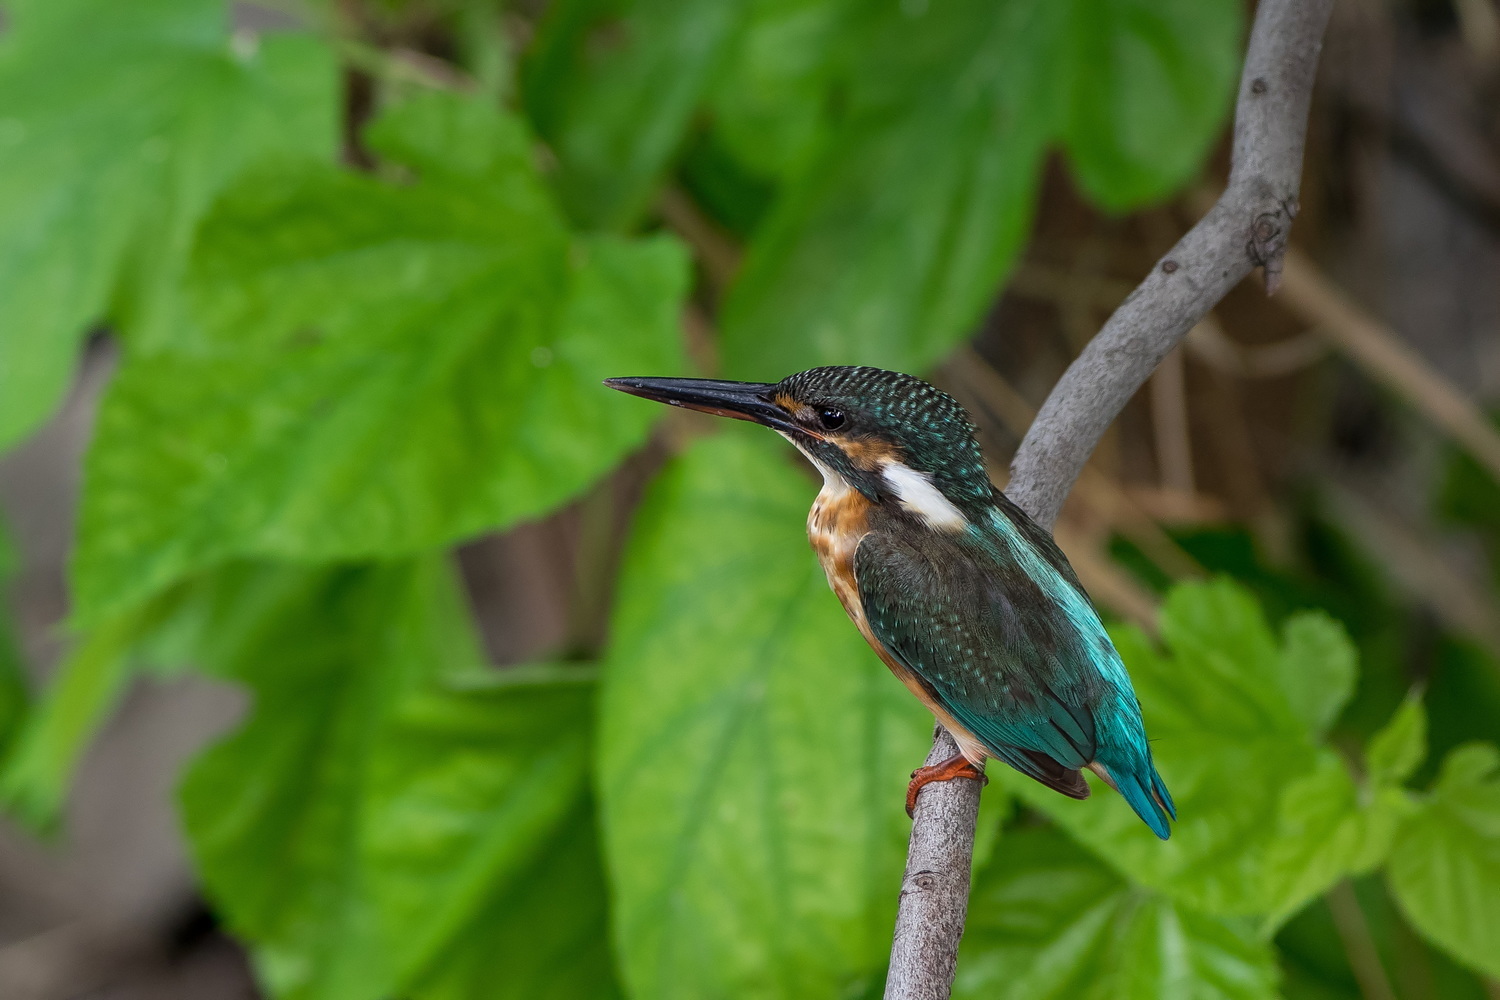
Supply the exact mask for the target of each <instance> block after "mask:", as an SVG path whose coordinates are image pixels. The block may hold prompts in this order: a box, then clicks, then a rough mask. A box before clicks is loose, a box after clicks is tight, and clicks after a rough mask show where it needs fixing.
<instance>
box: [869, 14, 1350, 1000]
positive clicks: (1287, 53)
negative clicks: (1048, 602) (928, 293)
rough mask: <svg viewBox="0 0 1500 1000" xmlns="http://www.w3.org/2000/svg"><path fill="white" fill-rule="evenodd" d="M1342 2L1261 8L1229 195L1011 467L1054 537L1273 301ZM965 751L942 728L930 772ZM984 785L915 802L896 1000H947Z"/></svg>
mask: <svg viewBox="0 0 1500 1000" xmlns="http://www.w3.org/2000/svg"><path fill="white" fill-rule="evenodd" d="M1332 7H1333V0H1261V2H1260V4H1259V6H1258V7H1257V8H1256V12H1255V22H1254V25H1253V27H1252V28H1251V31H1250V43H1249V46H1248V48H1247V50H1246V53H1245V67H1244V71H1243V73H1242V75H1241V78H1240V88H1239V96H1238V99H1237V101H1236V104H1235V119H1234V151H1233V161H1232V165H1231V167H1230V172H1229V184H1228V186H1227V187H1226V188H1225V190H1224V193H1223V195H1221V196H1220V198H1219V200H1218V202H1217V203H1216V204H1215V205H1214V207H1213V208H1212V209H1211V210H1210V211H1209V213H1208V214H1207V215H1206V216H1204V217H1203V219H1201V220H1200V221H1199V222H1198V224H1197V225H1196V226H1194V227H1193V228H1192V229H1191V230H1190V231H1189V232H1188V233H1187V235H1186V236H1184V237H1183V238H1182V239H1181V240H1179V241H1178V242H1177V244H1176V246H1174V247H1172V249H1171V250H1170V251H1168V253H1167V254H1166V255H1165V256H1164V257H1162V259H1161V260H1160V261H1158V262H1157V264H1156V266H1155V267H1153V268H1152V270H1151V273H1150V274H1149V275H1148V276H1147V277H1146V279H1145V280H1144V281H1142V282H1141V284H1140V285H1139V286H1138V287H1137V288H1136V289H1135V291H1134V292H1132V293H1131V295H1130V297H1129V298H1127V299H1126V300H1125V302H1124V303H1122V304H1121V305H1120V308H1119V309H1117V310H1115V313H1114V315H1112V316H1111V317H1110V318H1109V321H1108V322H1107V323H1105V325H1104V328H1103V329H1102V330H1100V331H1099V333H1098V334H1097V335H1096V336H1095V337H1094V339H1093V340H1092V341H1090V342H1089V344H1088V346H1087V347H1086V348H1084V350H1083V353H1082V354H1080V355H1079V357H1078V359H1077V360H1076V361H1074V362H1073V364H1072V365H1070V366H1069V368H1068V370H1067V371H1066V372H1065V373H1064V374H1063V377H1062V378H1061V379H1060V380H1058V383H1057V385H1056V386H1055V387H1053V390H1052V393H1051V395H1049V396H1048V397H1047V401H1046V403H1044V404H1043V406H1042V409H1041V412H1040V413H1038V414H1037V418H1036V421H1035V422H1034V423H1033V424H1032V425H1031V428H1030V430H1028V431H1027V433H1026V437H1025V439H1024V440H1023V441H1022V442H1021V447H1020V449H1019V450H1018V451H1017V452H1016V457H1015V460H1014V462H1013V463H1012V464H1011V479H1010V484H1009V486H1008V488H1007V493H1008V494H1009V496H1010V498H1011V499H1012V500H1014V501H1015V502H1016V503H1017V504H1019V505H1020V507H1021V508H1022V509H1023V510H1025V511H1026V512H1027V513H1028V514H1030V515H1031V516H1032V518H1034V519H1035V520H1036V521H1037V523H1038V524H1041V525H1043V526H1044V527H1047V528H1051V527H1052V525H1053V523H1054V522H1055V521H1056V520H1057V514H1058V512H1059V511H1060V510H1061V509H1062V505H1063V500H1064V499H1065V498H1066V497H1067V495H1068V491H1069V490H1070V489H1071V488H1072V486H1073V482H1074V480H1076V479H1077V478H1078V475H1079V473H1080V472H1081V471H1082V470H1083V466H1084V463H1085V462H1086V461H1087V460H1088V457H1089V454H1090V453H1091V452H1092V451H1093V450H1094V447H1095V445H1097V444H1098V443H1099V439H1100V438H1101V437H1102V436H1103V435H1104V431H1105V429H1106V428H1108V427H1109V425H1110V424H1111V423H1112V422H1113V421H1114V419H1115V417H1116V416H1118V415H1119V413H1120V411H1121V410H1122V409H1124V407H1125V404H1126V403H1127V402H1129V400H1130V398H1131V397H1132V396H1134V395H1135V393H1136V391H1137V390H1138V389H1139V388H1140V387H1141V386H1142V385H1144V384H1145V382H1146V379H1147V378H1149V377H1150V375H1151V373H1152V372H1153V371H1154V370H1155V369H1156V366H1157V365H1158V364H1160V363H1161V360H1162V359H1163V358H1165V357H1166V356H1167V355H1168V354H1169V353H1171V351H1172V349H1173V348H1175V347H1176V346H1177V345H1178V343H1180V342H1181V341H1182V339H1183V338H1184V337H1185V336H1187V333H1188V331H1189V330H1191V329H1192V328H1193V326H1194V325H1196V324H1197V323H1198V321H1199V320H1201V319H1202V318H1203V317H1204V316H1206V315H1207V314H1208V312H1209V310H1210V309H1212V308H1213V307H1214V306H1216V305H1218V303H1219V301H1220V300H1221V299H1223V297H1224V296H1225V295H1226V294H1227V293H1228V292H1229V290H1230V289H1231V288H1233V287H1234V286H1235V285H1236V284H1238V283H1239V282H1240V280H1241V279H1243V278H1244V277H1245V276H1246V275H1248V274H1249V273H1250V272H1251V271H1252V270H1254V269H1255V268H1257V267H1260V268H1263V269H1264V271H1265V279H1266V290H1267V292H1275V290H1276V287H1277V285H1278V284H1279V282H1280V277H1281V268H1282V261H1283V259H1284V258H1285V255H1286V247H1287V234H1288V232H1289V231H1290V229H1291V223H1292V219H1293V218H1294V217H1295V216H1296V214H1297V193H1298V189H1299V187H1300V181H1301V176H1302V150H1303V145H1304V142H1305V138H1306V133H1307V116H1308V108H1309V105H1310V104H1311V100H1312V88H1313V80H1314V78H1315V77H1316V75H1317V68H1318V56H1319V53H1320V52H1321V50H1322V45H1323V32H1324V29H1325V28H1326V27H1327V25H1328V17H1329V13H1330V11H1331V10H1332ZM954 753H957V747H956V745H955V744H954V742H953V738H952V737H951V736H949V735H948V733H947V732H945V731H944V730H943V729H942V727H941V726H940V727H938V729H937V732H936V734H935V736H934V739H933V746H932V752H931V753H930V754H929V755H928V757H927V763H928V764H934V763H937V762H939V761H941V760H945V759H947V758H948V757H950V756H952V755H953V754H954ZM978 815H979V785H978V784H977V783H976V782H973V781H962V780H960V781H948V782H940V783H937V784H932V785H929V786H927V788H926V789H924V790H923V792H922V795H921V797H920V798H919V799H918V800H917V808H916V816H915V818H914V819H913V821H912V828H911V841H910V845H909V847H908V852H907V861H906V874H905V876H904V878H903V880H902V884H901V900H900V904H899V907H898V910H897V915H896V931H895V938H894V941H893V943H892V946H891V965H890V972H889V974H888V976H887V978H886V986H885V997H886V1000H946V998H947V997H948V996H949V995H950V993H951V992H952V988H953V975H954V971H955V967H956V962H957V957H958V942H959V939H960V938H961V937H962V936H963V928H964V918H965V916H966V914H967V911H968V902H969V875H970V868H971V865H972V858H973V852H974V828H975V823H976V820H977V818H978Z"/></svg>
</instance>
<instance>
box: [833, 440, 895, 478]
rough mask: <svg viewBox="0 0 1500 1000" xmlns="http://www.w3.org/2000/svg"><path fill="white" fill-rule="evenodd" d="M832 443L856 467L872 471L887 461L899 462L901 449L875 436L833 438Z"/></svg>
mask: <svg viewBox="0 0 1500 1000" xmlns="http://www.w3.org/2000/svg"><path fill="white" fill-rule="evenodd" d="M834 444H836V445H838V446H839V448H841V449H842V450H843V452H844V454H845V455H848V456H849V461H850V462H852V463H854V467H855V468H856V469H864V470H865V471H867V472H873V471H875V470H876V469H878V468H880V467H881V466H882V465H885V464H886V463H888V462H899V461H901V459H902V451H901V449H899V448H897V447H896V446H895V445H893V444H891V443H890V442H889V441H880V440H878V439H875V438H835V439H834Z"/></svg>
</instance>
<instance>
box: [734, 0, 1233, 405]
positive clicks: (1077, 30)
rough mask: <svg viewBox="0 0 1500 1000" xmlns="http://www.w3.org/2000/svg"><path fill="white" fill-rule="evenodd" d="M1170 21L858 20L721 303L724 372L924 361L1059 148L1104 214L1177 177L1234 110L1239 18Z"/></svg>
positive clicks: (1033, 9) (1030, 8) (1225, 3)
mask: <svg viewBox="0 0 1500 1000" xmlns="http://www.w3.org/2000/svg"><path fill="white" fill-rule="evenodd" d="M1169 8H1170V10H1169V11H1167V12H1163V11H1161V10H1160V5H1153V4H1149V3H1146V2H1142V0H1074V2H1071V3H1061V2H1056V0H1010V2H1002V3H995V2H989V0H943V2H933V3H922V4H904V5H896V4H889V5H885V6H884V7H882V8H881V9H880V10H878V11H875V12H872V13H870V14H868V15H867V16H865V17H864V18H863V19H862V20H863V21H866V22H870V23H869V24H868V25H862V26H861V27H862V29H863V31H864V32H865V33H866V34H867V36H868V41H862V43H861V44H860V45H859V47H858V52H859V55H858V58H857V60H856V65H855V67H854V68H853V70H851V76H852V79H851V80H849V81H844V82H843V89H844V90H847V91H848V96H846V98H845V103H847V104H849V105H850V106H851V109H850V111H849V112H848V113H847V115H846V116H845V117H844V119H843V121H842V124H840V125H839V126H838V127H837V128H828V129H825V130H824V131H825V132H826V135H825V136H824V138H823V140H822V142H821V143H820V144H819V145H818V147H817V148H816V149H815V150H814V151H813V152H811V153H808V154H806V155H802V154H800V153H799V157H798V162H800V163H802V164H803V167H802V169H801V170H800V171H798V172H797V176H796V177H794V178H792V179H790V180H789V181H788V187H787V190H786V191H785V192H784V194H783V195H782V197H781V198H780V199H779V200H778V202H777V204H776V207H775V209H774V211H773V212H772V213H771V215H770V217H769V218H768V219H767V220H766V222H765V223H764V225H763V226H762V228H761V229H760V230H759V231H758V232H757V234H756V238H755V240H754V242H753V243H752V244H751V246H750V248H749V251H748V254H747V256H746V259H745V264H744V268H743V271H742V273H741V275H740V277H739V279H738V281H737V282H736V284H735V286H734V288H733V289H732V291H731V294H730V296H729V299H728V301H727V303H726V305H725V313H724V341H725V342H724V360H725V365H726V368H727V369H728V370H729V371H730V372H732V373H734V374H736V375H737V376H739V377H746V378H751V377H753V378H772V377H780V376H782V375H785V374H787V373H788V372H791V371H796V370H798V369H800V368H806V367H808V366H810V365H817V364H873V365H879V366H883V367H889V368H898V369H902V370H907V371H912V370H921V369H923V368H926V367H927V366H929V365H931V364H932V363H933V362H935V361H936V360H937V359H939V358H941V357H942V356H943V355H944V354H946V353H947V352H948V351H949V350H950V349H951V348H952V347H953V346H954V345H955V344H956V343H957V342H958V341H959V340H961V339H962V338H964V337H966V336H968V335H969V333H970V332H971V330H972V328H973V326H974V324H975V323H976V322H978V320H979V318H980V316H981V315H982V314H983V312H984V310H985V309H986V308H987V306H988V305H989V303H990V302H991V300H992V299H993V297H994V295H995V293H996V289H997V287H998V286H999V284H1000V282H1001V281H1002V280H1003V278H1004V276H1005V274H1006V273H1007V271H1008V270H1009V268H1010V267H1011V265H1012V263H1013V262H1014V260H1015V258H1016V254H1017V253H1018V251H1019V249H1020V246H1021V243H1022V241H1023V240H1024V238H1025V236H1026V232H1027V230H1028V228H1029V226H1030V219H1031V213H1032V211H1033V207H1034V203H1035V201H1036V188H1037V183H1038V177H1039V172H1040V168H1041V163H1042V160H1043V157H1044V155H1045V153H1046V151H1047V150H1048V148H1049V147H1050V146H1051V145H1052V144H1054V143H1055V142H1056V141H1058V140H1060V139H1061V140H1063V141H1065V142H1066V144H1067V146H1068V149H1069V151H1070V153H1071V155H1072V158H1073V160H1074V162H1075V164H1076V165H1077V167H1078V169H1079V171H1080V176H1081V177H1082V179H1083V181H1084V184H1085V187H1087V188H1088V189H1089V191H1090V192H1091V193H1092V194H1093V195H1094V196H1095V197H1096V198H1098V199H1099V200H1100V201H1101V202H1102V203H1104V204H1105V205H1107V206H1109V207H1112V208H1124V207H1127V206H1131V205H1135V204H1139V203H1140V202H1141V201H1143V200H1145V199H1148V198H1154V197H1160V196H1161V195H1163V194H1165V193H1167V192H1168V191H1169V190H1170V189H1171V188H1172V187H1174V186H1176V185H1177V184H1180V183H1182V182H1183V181H1184V180H1186V179H1187V177H1188V176H1189V175H1190V173H1191V171H1192V170H1193V169H1194V168H1195V167H1196V165H1197V163H1198V162H1199V161H1200V160H1201V157H1202V155H1203V153H1204V152H1205V151H1206V150H1207V148H1208V146H1209V144H1210V143H1211V142H1212V140H1213V139H1214V137H1215V136H1216V135H1217V132H1218V127H1219V123H1220V122H1221V121H1222V119H1223V116H1224V112H1225V111H1226V110H1227V108H1228V97H1229V86H1230V84H1231V82H1232V80H1233V77H1234V74H1235V72H1236V69H1237V60H1236V53H1235V44H1234V43H1235V40H1236V39H1237V37H1238V33H1239V24H1240V17H1241V14H1240V6H1239V5H1238V4H1236V3H1234V2H1233V0H1209V2H1195V0H1176V2H1174V3H1172V4H1170V5H1169ZM1189 8H1191V9H1189ZM808 16H809V17H812V16H817V17H823V16H828V15H827V14H826V12H824V11H822V10H814V11H812V12H811V14H810V15H808ZM813 27H816V26H813ZM793 79H796V77H795V75H794V76H793ZM726 86H727V85H726ZM746 86H747V87H749V86H750V85H749V84H746ZM803 103H804V104H805V103H806V102H803ZM805 114H806V111H805V109H803V108H799V110H798V111H797V112H796V113H795V116H794V119H795V120H800V119H801V118H802V117H804V116H805ZM731 121H732V119H731ZM1164 137H1166V138H1164Z"/></svg>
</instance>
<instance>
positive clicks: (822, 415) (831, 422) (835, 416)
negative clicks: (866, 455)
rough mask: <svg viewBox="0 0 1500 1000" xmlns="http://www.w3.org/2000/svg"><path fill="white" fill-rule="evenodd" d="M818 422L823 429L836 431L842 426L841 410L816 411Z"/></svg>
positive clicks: (842, 416) (842, 413)
mask: <svg viewBox="0 0 1500 1000" xmlns="http://www.w3.org/2000/svg"><path fill="white" fill-rule="evenodd" d="M818 423H820V424H822V425H823V429H824V430H830V431H836V430H838V429H839V428H840V427H842V426H844V411H843V410H828V409H823V410H819V411H818Z"/></svg>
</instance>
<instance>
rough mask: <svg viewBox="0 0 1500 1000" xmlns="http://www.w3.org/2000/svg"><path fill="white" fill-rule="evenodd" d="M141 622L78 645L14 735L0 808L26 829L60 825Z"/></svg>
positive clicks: (0, 775) (1, 775)
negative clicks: (74, 779)
mask: <svg viewBox="0 0 1500 1000" xmlns="http://www.w3.org/2000/svg"><path fill="white" fill-rule="evenodd" d="M147 620H148V618H147V616H146V615H144V614H130V615H124V616H121V617H119V618H116V619H114V620H112V621H108V622H106V623H104V624H103V625H101V626H99V627H98V628H96V629H94V630H93V632H92V633H90V634H89V635H87V636H85V637H83V638H81V639H79V640H78V642H77V644H76V645H75V646H74V648H73V649H72V651H71V652H69V654H68V656H67V657H66V658H65V659H64V660H63V662H62V664H61V665H60V666H59V667H58V670H57V675H56V676H55V677H54V678H53V679H52V681H51V683H50V685H49V687H48V690H47V692H46V695H45V696H44V697H43V698H42V699H41V700H40V701H39V703H38V704H37V705H36V706H35V707H34V708H33V710H32V711H31V712H30V714H29V715H28V716H27V718H26V719H25V722H24V723H23V725H22V726H21V727H20V729H19V731H18V732H17V733H16V734H15V739H14V745H13V746H12V747H11V752H10V755H9V757H8V758H7V760H6V761H5V767H4V770H3V771H0V802H4V804H5V808H6V811H7V812H9V813H10V814H11V815H12V816H15V817H16V818H17V819H19V820H21V821H22V822H23V823H25V824H26V825H28V826H30V827H31V828H32V829H34V830H37V831H39V832H50V831H52V830H54V829H55V828H56V826H57V824H58V822H59V820H60V819H61V813H62V806H63V803H64V801H65V800H66V798H67V793H68V786H69V781H70V780H71V778H72V776H73V771H74V769H75V768H76V767H77V765H78V761H79V758H81V757H82V756H83V752H84V751H85V750H86V749H88V745H89V742H90V741H91V740H92V739H93V736H94V733H95V731H96V730H97V729H98V727H99V725H100V724H101V723H102V722H103V721H104V719H105V718H106V717H107V716H108V714H109V712H110V711H111V710H112V709H113V708H114V706H115V703H116V702H117V701H118V700H119V697H120V695H121V693H122V692H123V691H124V690H125V685H126V682H127V681H128V680H129V679H130V676H131V670H130V658H129V654H130V650H131V647H132V645H133V644H134V642H135V641H136V639H137V638H138V637H139V636H140V634H141V631H142V629H143V628H144V627H146V625H145V623H146V622H147Z"/></svg>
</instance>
